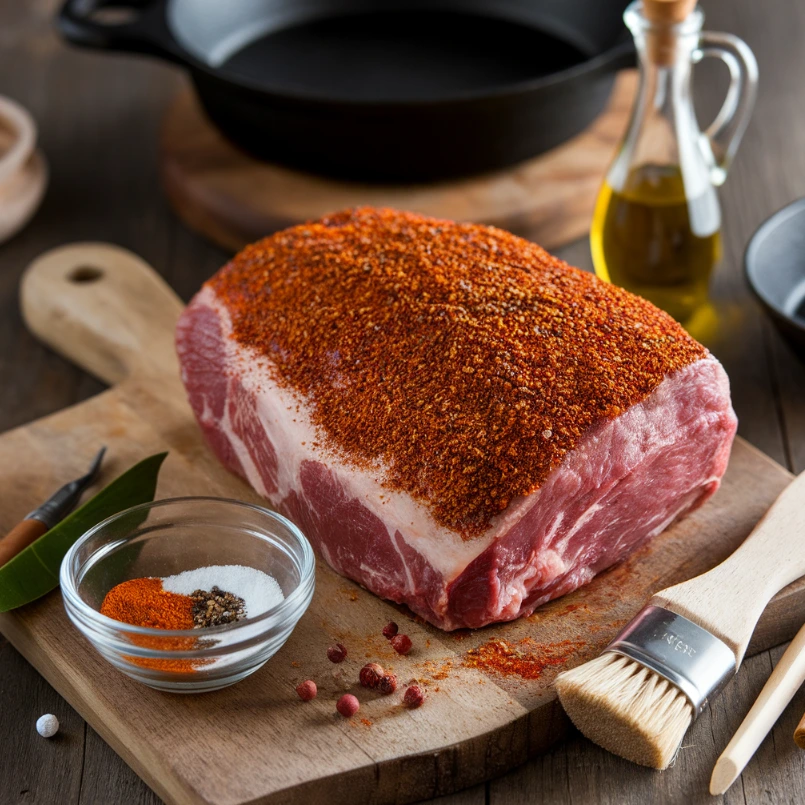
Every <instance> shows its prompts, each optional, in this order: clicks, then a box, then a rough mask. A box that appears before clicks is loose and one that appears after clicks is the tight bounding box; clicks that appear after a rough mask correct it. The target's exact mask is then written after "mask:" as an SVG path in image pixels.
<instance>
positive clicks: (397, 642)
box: [391, 634, 413, 654]
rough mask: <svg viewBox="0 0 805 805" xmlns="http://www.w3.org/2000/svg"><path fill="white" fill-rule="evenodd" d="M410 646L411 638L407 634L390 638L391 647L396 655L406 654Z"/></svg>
mask: <svg viewBox="0 0 805 805" xmlns="http://www.w3.org/2000/svg"><path fill="white" fill-rule="evenodd" d="M412 645H413V643H412V642H411V638H410V637H408V635H407V634H398V635H395V636H394V637H392V638H391V647H392V648H393V649H394V650H395V651H396V652H397V653H398V654H407V653H408V652H409V651H410V650H411V646H412Z"/></svg>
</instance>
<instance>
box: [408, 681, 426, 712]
mask: <svg viewBox="0 0 805 805" xmlns="http://www.w3.org/2000/svg"><path fill="white" fill-rule="evenodd" d="M424 701H425V694H424V693H423V692H422V688H420V687H419V685H411V686H410V687H407V688H406V689H405V693H404V694H403V704H405V706H406V707H408V708H409V709H411V710H415V709H416V708H417V707H420V706H421V705H422V702H424Z"/></svg>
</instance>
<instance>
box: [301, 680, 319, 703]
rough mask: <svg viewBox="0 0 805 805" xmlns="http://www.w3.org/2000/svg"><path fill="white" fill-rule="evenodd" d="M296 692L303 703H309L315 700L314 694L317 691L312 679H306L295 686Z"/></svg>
mask: <svg viewBox="0 0 805 805" xmlns="http://www.w3.org/2000/svg"><path fill="white" fill-rule="evenodd" d="M296 692H297V694H298V696H299V698H300V699H301V700H302V701H303V702H309V701H310V700H311V699H315V698H316V694H317V693H318V692H319V691H318V688H317V687H316V683H315V682H314V681H313V680H312V679H307V680H305V681H304V682H300V683H299V684H298V685H297V686H296Z"/></svg>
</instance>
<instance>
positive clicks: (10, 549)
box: [0, 520, 48, 567]
mask: <svg viewBox="0 0 805 805" xmlns="http://www.w3.org/2000/svg"><path fill="white" fill-rule="evenodd" d="M47 530H48V527H47V526H46V525H45V524H44V523H43V522H42V521H41V520H23V521H22V522H21V523H18V524H17V525H15V526H14V528H12V529H11V531H9V532H8V534H6V535H5V537H3V538H2V539H0V567H2V566H3V565H4V564H5V563H6V562H8V561H9V560H10V559H13V558H14V557H15V556H16V555H17V554H18V553H19V552H20V551H21V550H22V549H23V548H27V547H28V546H29V545H30V544H31V543H32V542H34V541H35V540H38V539H39V537H41V536H42V534H44V533H45V531H47Z"/></svg>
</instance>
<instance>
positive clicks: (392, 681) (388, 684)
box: [377, 674, 397, 696]
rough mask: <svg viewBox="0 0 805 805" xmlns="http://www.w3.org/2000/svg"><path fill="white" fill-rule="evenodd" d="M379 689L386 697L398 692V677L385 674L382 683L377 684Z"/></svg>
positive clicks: (381, 679) (381, 678)
mask: <svg viewBox="0 0 805 805" xmlns="http://www.w3.org/2000/svg"><path fill="white" fill-rule="evenodd" d="M377 689H378V690H379V691H380V692H381V693H382V694H383V695H384V696H388V695H389V694H390V693H394V691H395V690H397V677H396V676H394V674H383V676H381V677H380V681H379V682H378V683H377Z"/></svg>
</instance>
